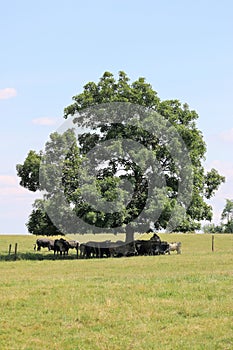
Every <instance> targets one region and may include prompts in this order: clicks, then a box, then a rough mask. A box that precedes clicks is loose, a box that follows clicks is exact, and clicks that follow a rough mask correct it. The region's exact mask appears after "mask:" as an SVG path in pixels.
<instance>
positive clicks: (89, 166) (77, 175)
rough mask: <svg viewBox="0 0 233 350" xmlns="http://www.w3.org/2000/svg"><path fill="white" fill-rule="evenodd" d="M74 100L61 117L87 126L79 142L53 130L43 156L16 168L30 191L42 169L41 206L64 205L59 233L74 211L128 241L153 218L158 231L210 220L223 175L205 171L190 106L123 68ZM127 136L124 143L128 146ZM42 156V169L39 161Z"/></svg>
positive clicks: (203, 149)
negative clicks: (122, 233)
mask: <svg viewBox="0 0 233 350" xmlns="http://www.w3.org/2000/svg"><path fill="white" fill-rule="evenodd" d="M73 100H74V103H73V104H71V105H70V106H68V107H66V108H65V110H64V117H65V119H67V121H68V120H70V119H71V118H72V120H73V122H74V124H73V125H78V126H79V127H82V128H86V131H85V132H84V133H82V134H81V135H79V136H78V142H76V141H75V137H74V133H72V131H69V132H65V133H64V134H63V136H59V135H58V134H56V133H55V134H52V135H51V136H50V142H49V143H47V145H46V147H45V152H44V153H43V152H41V153H40V154H37V155H36V154H35V153H33V151H31V152H32V153H29V154H30V157H29V156H28V157H27V159H26V160H25V162H24V164H23V165H18V166H17V170H18V175H19V176H20V178H21V185H22V186H24V187H26V188H28V189H29V190H36V189H37V188H39V178H38V172H39V173H40V175H42V178H43V181H42V184H40V188H41V189H43V190H45V191H46V195H45V197H44V210H45V211H46V212H48V213H51V214H52V212H56V211H57V205H58V206H59V214H60V218H61V220H60V221H59V223H58V224H57V223H56V226H58V229H59V230H61V231H62V230H63V228H64V227H63V226H64V225H63V223H64V221H65V222H67V221H68V222H69V223H71V225H70V229H72V230H73V229H74V228H75V220H74V218H73V214H74V213H75V215H76V216H77V217H79V218H81V219H82V220H83V222H85V223H87V224H88V225H89V226H90V227H91V226H93V227H95V228H96V227H97V228H99V229H100V230H102V231H103V230H105V231H108V230H110V231H112V232H117V231H118V228H119V227H120V228H121V230H122V228H123V229H125V230H126V240H127V241H129V240H132V239H133V233H134V231H135V230H137V231H141V232H145V231H147V230H148V228H149V225H150V224H151V222H150V221H152V223H153V225H154V228H155V229H157V230H159V229H165V228H166V229H168V228H169V229H171V228H172V229H173V230H177V231H194V230H196V229H199V228H200V221H201V220H210V219H211V217H212V208H211V206H210V205H208V204H206V202H205V199H209V198H211V197H212V196H213V195H214V193H215V191H216V190H217V189H218V187H219V186H220V184H221V183H222V182H223V181H224V177H222V176H220V175H219V174H218V172H217V171H216V170H215V169H212V170H211V171H209V172H207V173H206V172H205V170H204V167H203V165H202V161H203V159H204V156H205V152H206V145H205V142H204V140H203V136H202V133H201V131H200V130H198V128H197V126H196V120H197V118H198V115H197V113H196V112H195V111H192V110H190V109H189V107H188V105H187V104H183V105H182V104H181V102H180V101H178V100H166V101H161V100H160V99H159V97H158V96H157V93H156V91H154V90H153V89H152V86H151V85H150V84H148V83H147V82H146V81H145V79H144V78H139V79H138V80H136V81H135V82H133V83H132V84H130V80H129V78H128V77H127V75H126V74H125V73H124V72H122V71H121V72H119V76H118V80H116V79H115V78H114V76H113V75H112V74H111V73H110V72H105V73H104V74H103V76H102V77H101V78H100V81H99V82H98V83H97V84H96V83H94V82H90V83H88V84H86V85H85V86H84V90H83V92H82V93H81V94H78V95H76V96H74V97H73ZM109 106H110V107H109ZM122 114H124V116H125V115H126V116H130V118H131V116H133V117H132V118H131V119H132V120H131V121H129V120H127V118H125V117H124V118H122ZM152 130H155V131H156V132H152ZM176 135H179V136H178V137H177V136H176ZM112 140H114V142H112ZM122 140H126V141H127V142H125V144H124V145H123V141H122ZM67 145H68V146H69V147H67ZM103 145H104V146H103ZM131 146H132V147H131ZM184 148H185V149H187V152H188V156H187V157H185V156H184V154H183V153H184V152H183V153H182V150H183V149H184ZM174 150H175V152H174ZM187 152H186V153H187ZM90 153H91V158H88V157H90ZM109 155H110V159H107V158H108V157H109ZM33 156H34V158H33ZM33 159H34V160H33ZM39 159H40V162H42V164H44V165H46V166H45V167H43V166H41V165H40V166H38V163H39V162H38V160H39ZM90 159H91V161H90ZM29 160H30V161H29ZM28 164H29V165H28ZM40 164H41V163H40ZM59 164H60V166H59ZM100 165H101V166H100ZM39 168H40V169H39ZM58 169H60V172H59V171H58ZM57 172H58V173H59V174H58V173H57ZM152 173H153V174H154V173H156V176H157V179H156V178H155V177H153V176H152ZM29 175H30V176H29ZM58 175H59V176H58ZM58 178H59V181H58V182H57V181H56V179H58ZM190 181H191V183H192V186H191V187H192V188H190ZM151 184H152V186H151ZM181 186H183V188H184V191H183V196H182V197H180V196H179V192H180V187H181ZM151 188H152V190H151ZM150 190H151V192H150V195H148V193H149V191H150ZM128 192H129V193H130V199H129V194H128ZM64 194H65V196H64ZM190 194H191V195H190ZM64 197H65V199H64ZM185 197H187V198H189V197H190V200H189V201H186V198H185ZM119 198H120V200H119ZM67 203H68V204H69V205H68V206H67V205H66V204H67ZM187 206H188V207H187ZM68 207H69V208H68ZM51 208H52V209H51ZM106 208H110V210H105V209H106ZM113 209H114V210H113ZM141 213H143V215H141ZM174 213H175V215H174ZM49 216H50V215H49ZM67 217H68V218H69V220H67ZM79 223H80V222H79ZM85 227H87V226H85V225H84V226H83V229H85ZM79 229H80V227H79ZM77 230H78V229H77ZM97 231H98V230H97ZM97 231H95V232H97Z"/></svg>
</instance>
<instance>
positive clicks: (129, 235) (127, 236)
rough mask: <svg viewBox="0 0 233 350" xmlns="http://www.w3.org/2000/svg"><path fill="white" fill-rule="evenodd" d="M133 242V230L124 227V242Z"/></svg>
mask: <svg viewBox="0 0 233 350" xmlns="http://www.w3.org/2000/svg"><path fill="white" fill-rule="evenodd" d="M133 241H134V229H133V228H132V227H130V226H126V234H125V242H126V243H130V242H133Z"/></svg>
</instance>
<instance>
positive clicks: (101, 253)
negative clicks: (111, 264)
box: [80, 241, 111, 259]
mask: <svg viewBox="0 0 233 350" xmlns="http://www.w3.org/2000/svg"><path fill="white" fill-rule="evenodd" d="M110 245H111V243H110V241H105V242H95V241H89V242H87V243H82V244H80V257H81V258H87V259H89V258H103V257H107V258H109V257H110Z"/></svg>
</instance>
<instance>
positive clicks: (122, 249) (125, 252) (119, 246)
mask: <svg viewBox="0 0 233 350" xmlns="http://www.w3.org/2000/svg"><path fill="white" fill-rule="evenodd" d="M110 254H111V256H114V257H121V256H134V255H136V254H137V251H136V249H135V242H134V241H133V242H129V243H125V242H121V241H118V242H116V243H115V244H114V243H113V244H112V245H111V247H110Z"/></svg>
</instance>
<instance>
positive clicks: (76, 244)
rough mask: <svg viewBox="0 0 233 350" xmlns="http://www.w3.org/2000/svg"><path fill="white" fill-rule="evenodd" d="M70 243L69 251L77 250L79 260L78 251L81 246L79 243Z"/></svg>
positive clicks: (72, 241)
mask: <svg viewBox="0 0 233 350" xmlns="http://www.w3.org/2000/svg"><path fill="white" fill-rule="evenodd" d="M68 243H69V249H76V252H77V258H78V250H79V246H80V243H79V241H75V240H71V241H68Z"/></svg>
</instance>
